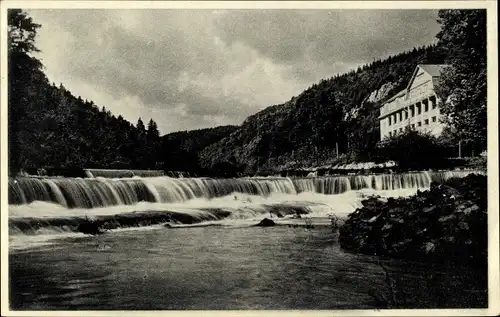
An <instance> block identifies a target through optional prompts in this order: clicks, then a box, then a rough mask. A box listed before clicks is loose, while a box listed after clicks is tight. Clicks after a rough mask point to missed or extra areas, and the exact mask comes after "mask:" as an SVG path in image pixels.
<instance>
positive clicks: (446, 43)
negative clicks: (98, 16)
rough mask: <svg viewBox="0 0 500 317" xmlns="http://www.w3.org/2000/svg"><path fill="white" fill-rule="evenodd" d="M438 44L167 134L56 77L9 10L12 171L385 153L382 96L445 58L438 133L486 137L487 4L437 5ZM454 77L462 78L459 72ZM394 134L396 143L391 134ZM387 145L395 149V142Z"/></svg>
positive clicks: (239, 169) (482, 140)
mask: <svg viewBox="0 0 500 317" xmlns="http://www.w3.org/2000/svg"><path fill="white" fill-rule="evenodd" d="M438 22H439V23H441V26H442V29H441V32H439V34H437V39H438V43H437V44H436V45H431V46H425V47H420V48H415V49H413V50H411V51H408V52H403V53H401V54H398V55H395V56H391V57H389V58H387V59H384V60H377V61H374V62H372V63H369V64H367V65H364V66H362V67H359V68H358V69H357V70H352V71H350V72H348V73H346V74H338V75H335V76H334V77H331V78H329V79H324V80H321V81H320V82H319V83H317V84H314V85H312V86H311V87H310V88H308V89H306V90H305V91H304V92H302V93H301V94H300V95H298V96H295V97H293V98H291V100H290V101H288V102H286V103H284V104H281V105H274V106H271V107H268V108H266V109H264V110H262V111H260V112H259V113H257V114H255V115H252V116H250V117H248V118H247V119H246V120H245V121H244V122H243V124H242V125H241V126H238V127H235V126H222V127H216V128H210V129H202V130H196V131H183V132H176V133H171V134H168V135H165V136H163V137H160V135H159V131H158V128H157V124H156V122H154V121H153V120H150V121H149V122H148V123H147V126H145V124H144V122H143V121H142V120H141V119H140V118H139V119H138V121H137V123H136V124H135V125H133V124H132V123H130V122H128V121H127V120H125V119H124V118H123V117H122V116H118V117H116V116H114V115H112V114H111V113H110V112H109V111H107V110H106V109H105V108H104V107H102V106H101V107H99V106H97V105H95V104H94V103H93V102H92V101H87V100H83V99H82V98H81V97H75V96H73V95H72V94H71V93H70V92H69V91H68V90H67V89H65V88H64V86H63V85H62V84H61V85H59V86H56V85H55V84H51V83H50V82H49V81H48V79H47V77H46V76H45V74H44V72H43V65H42V63H41V62H40V61H39V60H38V59H37V58H36V57H34V56H35V55H34V53H36V52H37V51H38V49H37V47H36V45H35V38H36V33H37V29H38V28H40V27H41V25H39V24H36V23H35V22H34V21H33V20H32V18H31V17H29V16H28V15H27V14H26V13H25V12H24V11H22V10H9V11H8V25H9V29H8V53H9V59H8V61H9V77H8V78H9V81H8V86H9V87H8V88H9V98H8V114H9V115H8V121H9V126H8V132H9V138H8V141H9V171H11V172H16V171H18V170H20V169H21V168H24V169H26V168H30V167H45V168H47V167H56V168H71V167H75V166H77V167H89V168H126V169H160V168H161V169H165V170H177V171H188V172H196V173H201V174H212V175H214V176H217V175H225V176H229V175H236V174H239V173H244V174H254V173H256V172H258V171H259V170H266V169H267V170H277V169H280V168H294V167H300V166H319V165H322V164H327V163H333V162H346V163H347V162H353V161H370V160H377V159H381V157H380V148H383V146H382V147H381V145H380V144H379V128H378V123H377V117H378V113H379V110H378V108H379V106H380V105H381V103H382V102H383V101H384V100H385V99H386V98H388V97H391V95H393V94H394V93H396V92H398V91H400V90H401V89H403V87H405V86H406V85H407V83H408V80H409V78H410V76H411V74H412V72H413V70H414V68H415V67H416V65H417V64H425V63H429V64H441V63H447V64H450V65H451V66H452V67H451V68H450V69H449V71H447V72H446V73H445V74H443V76H442V80H441V82H440V86H439V89H438V91H437V93H438V95H439V96H440V98H441V99H442V100H444V101H445V102H443V103H442V104H441V105H440V107H441V109H442V111H443V113H444V114H445V122H446V123H447V124H448V129H447V130H446V133H445V134H444V136H443V138H445V140H441V141H440V142H442V143H446V142H448V143H453V142H456V141H457V140H464V141H465V142H467V143H470V144H474V146H476V147H477V148H478V149H479V150H483V149H485V148H486V11H485V10H441V11H440V12H439V18H438ZM457 79H459V80H457ZM393 143H394V144H397V142H393ZM392 152H397V151H394V149H392Z"/></svg>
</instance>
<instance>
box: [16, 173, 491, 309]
mask: <svg viewBox="0 0 500 317" xmlns="http://www.w3.org/2000/svg"><path fill="white" fill-rule="evenodd" d="M466 174H467V173H466V172H448V174H446V173H435V174H429V173H414V174H406V175H379V176H364V177H324V178H315V179H288V178H252V179H233V180H209V179H171V178H167V177H155V178H145V179H140V178H139V179H138V178H134V179H66V178H59V179H35V178H32V179H11V180H9V198H10V203H11V205H10V207H9V243H10V245H9V246H10V248H9V270H10V274H9V283H10V303H11V308H12V309H21V310H23V309H30V310H31V309H41V310H53V309H56V310H57V309H59V310H75V309H79V310H82V309H92V310H101V309H104V310H109V309H141V310H144V309H155V310H159V309H354V308H356V309H363V308H385V307H387V306H386V304H387V302H389V303H390V302H391V300H390V298H391V297H392V296H393V295H394V289H396V290H397V293H398V294H397V303H398V305H399V306H400V307H406V308H433V307H440V308H459V307H484V306H485V305H486V298H487V294H486V291H485V288H486V274H485V272H482V271H475V270H474V269H471V268H462V267H460V266H458V265H452V266H450V265H449V264H448V265H444V264H436V263H434V264H430V263H424V262H412V261H405V260H396V259H386V258H380V257H376V256H366V255H357V254H352V253H348V252H345V251H343V250H342V249H341V248H340V247H339V245H338V243H337V238H338V232H336V231H335V230H333V229H332V228H331V226H329V223H330V220H329V217H330V216H331V215H336V216H337V217H339V218H345V216H347V214H349V213H350V212H352V211H354V210H355V209H356V208H357V207H359V206H360V201H361V200H362V198H363V197H364V196H366V195H372V194H377V195H380V196H407V195H411V194H412V193H415V192H416V191H417V190H418V189H425V188H426V187H428V186H429V185H430V181H432V180H442V179H446V178H449V177H461V176H465V175H466ZM295 213H301V214H302V218H301V219H292V218H291V217H290V215H292V214H295ZM288 214H290V215H288ZM278 215H279V216H280V218H278ZM85 217H88V219H92V220H94V221H101V222H104V221H105V222H108V223H113V230H112V231H111V232H108V233H106V234H103V235H100V236H97V237H96V236H88V235H84V234H82V233H79V232H78V225H79V224H80V223H82V222H84V221H87V220H86V218H85ZM264 217H273V219H274V220H275V221H276V222H277V223H278V226H275V227H268V228H263V227H254V226H253V225H254V224H256V223H258V222H259V221H260V220H261V219H263V218H264ZM304 218H306V219H310V220H306V219H304ZM306 221H309V222H310V223H313V225H314V226H313V227H312V228H307V227H304V226H303V225H304V223H305V222H306ZM166 222H168V223H170V225H171V226H170V228H166V227H164V224H165V223H166ZM384 270H385V271H384ZM386 271H387V272H388V273H386ZM464 272H467V274H464ZM391 288H392V290H393V291H391ZM388 299H389V300H388Z"/></svg>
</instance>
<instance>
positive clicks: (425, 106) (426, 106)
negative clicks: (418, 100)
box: [424, 104, 429, 112]
mask: <svg viewBox="0 0 500 317" xmlns="http://www.w3.org/2000/svg"><path fill="white" fill-rule="evenodd" d="M427 111H429V105H428V104H424V112H427Z"/></svg>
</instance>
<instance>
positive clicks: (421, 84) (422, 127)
mask: <svg viewBox="0 0 500 317" xmlns="http://www.w3.org/2000/svg"><path fill="white" fill-rule="evenodd" d="M447 66H448V65H428V64H422V65H418V66H417V67H416V68H415V71H414V72H413V75H412V77H411V79H410V82H409V83H408V86H407V87H406V88H405V89H403V90H402V91H400V92H399V93H397V94H396V95H394V96H393V97H391V98H390V99H388V100H387V101H386V102H384V104H383V105H382V107H381V108H380V116H379V124H380V140H383V139H385V138H386V137H389V136H392V135H395V134H398V133H401V132H403V131H404V130H405V129H406V128H407V127H410V128H413V129H415V130H417V131H422V132H429V133H431V134H432V135H435V136H438V135H440V134H441V132H442V131H443V128H444V124H443V123H441V121H440V117H441V114H440V112H439V107H438V101H439V100H438V98H437V96H436V94H435V92H434V87H435V85H436V83H437V81H438V79H439V76H440V75H441V71H442V70H443V69H444V68H445V67H447Z"/></svg>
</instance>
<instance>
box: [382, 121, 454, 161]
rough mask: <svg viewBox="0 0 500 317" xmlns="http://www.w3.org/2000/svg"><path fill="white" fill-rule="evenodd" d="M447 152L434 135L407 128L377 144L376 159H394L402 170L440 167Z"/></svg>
mask: <svg viewBox="0 0 500 317" xmlns="http://www.w3.org/2000/svg"><path fill="white" fill-rule="evenodd" d="M447 154H448V151H447V148H446V147H445V146H443V145H442V144H440V142H439V140H438V139H437V138H436V137H434V136H432V135H430V134H426V133H421V132H418V131H416V130H413V129H408V128H407V129H406V130H405V131H403V132H401V133H398V134H394V135H392V136H390V137H387V138H385V139H384V140H383V141H382V142H380V143H379V144H378V157H377V159H378V160H379V161H394V162H396V163H397V164H398V167H399V168H400V169H402V170H422V169H429V168H439V167H442V166H443V165H445V159H446V157H447V156H448V155H447Z"/></svg>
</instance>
